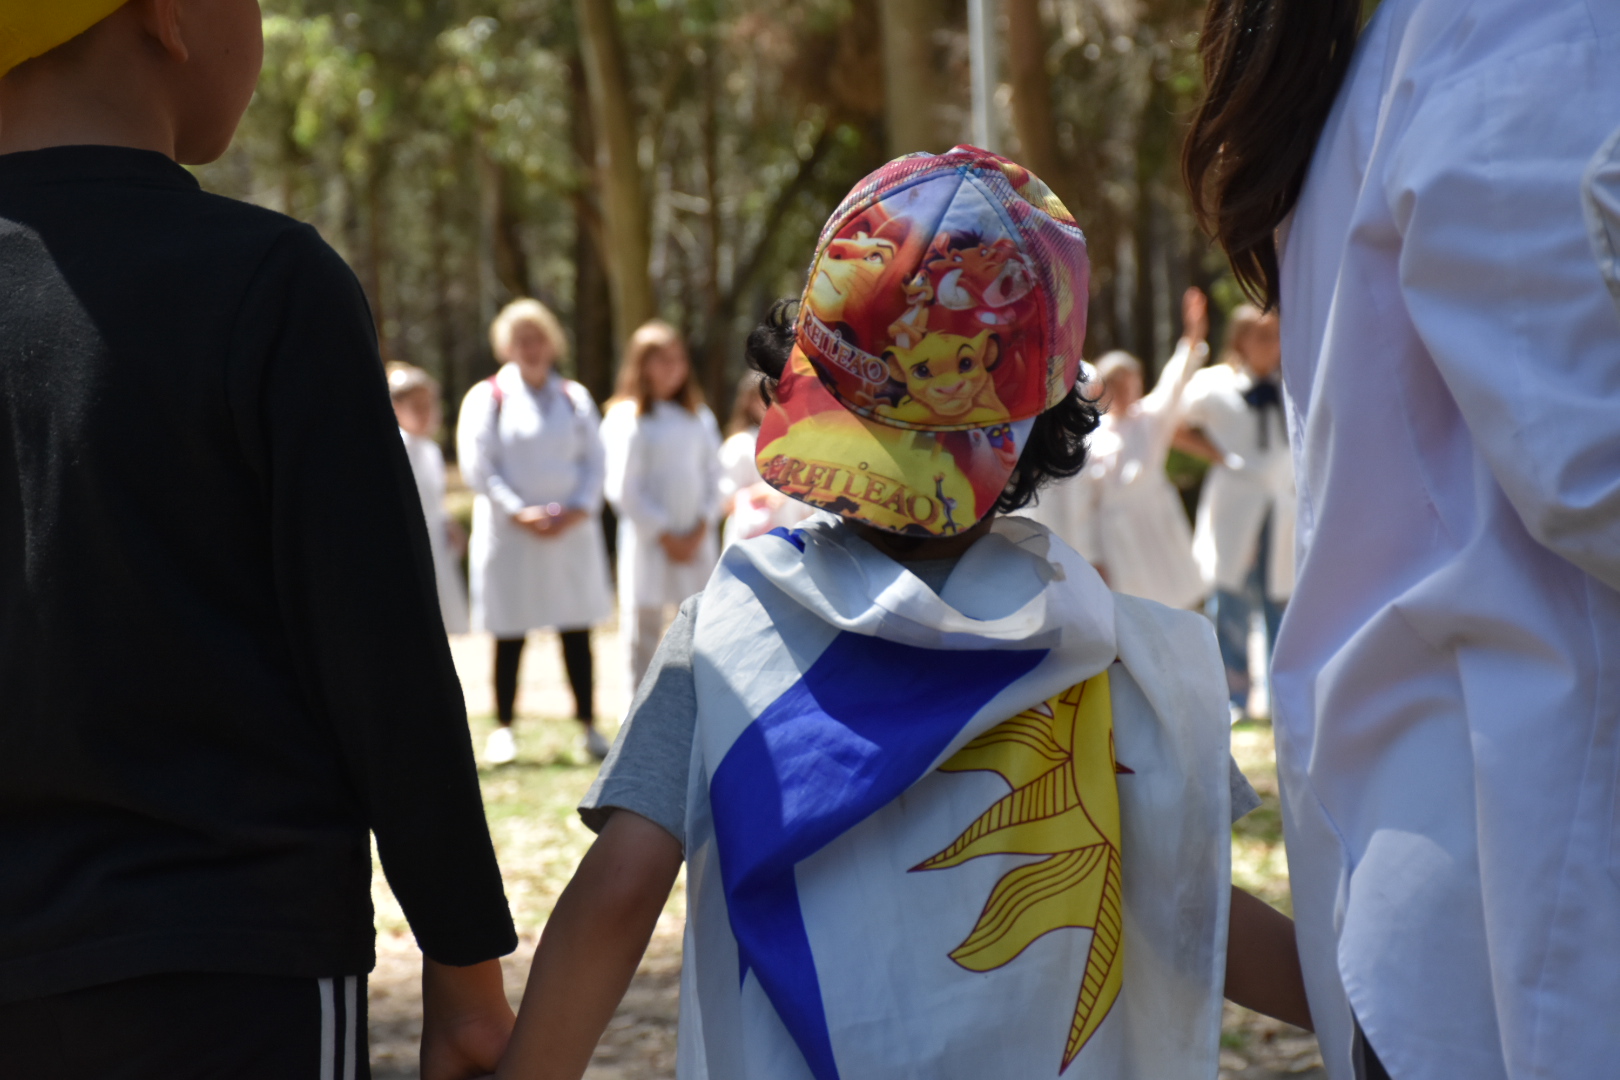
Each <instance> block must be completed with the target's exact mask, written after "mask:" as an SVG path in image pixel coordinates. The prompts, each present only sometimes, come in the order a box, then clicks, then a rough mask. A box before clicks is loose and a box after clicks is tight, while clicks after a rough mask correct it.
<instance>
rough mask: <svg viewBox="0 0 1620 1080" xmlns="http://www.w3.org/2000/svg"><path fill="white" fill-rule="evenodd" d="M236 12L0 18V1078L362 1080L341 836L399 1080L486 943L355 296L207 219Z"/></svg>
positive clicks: (414, 508) (441, 702)
mask: <svg viewBox="0 0 1620 1080" xmlns="http://www.w3.org/2000/svg"><path fill="white" fill-rule="evenodd" d="M261 55H262V41H261V38H260V15H259V10H258V6H257V4H256V3H255V2H254V0H130V2H129V3H127V4H122V3H120V0H55V2H53V3H37V2H32V0H0V75H3V78H0V575H3V580H0V701H3V702H4V703H5V704H4V711H3V720H0V865H3V866H4V867H5V868H6V869H5V872H4V873H3V874H0V1072H3V1073H4V1074H5V1075H7V1076H18V1077H24V1076H26V1077H52V1078H69V1080H76V1078H81V1077H82V1078H86V1080H88V1078H95V1080H119V1078H126V1077H127V1078H136V1077H140V1078H161V1080H177V1078H187V1077H201V1076H230V1077H234V1078H244V1077H264V1078H267V1080H268V1078H275V1080H288V1078H300V1077H307V1078H309V1080H316V1078H318V1077H319V1078H335V1077H339V1076H341V1077H343V1078H345V1080H352V1078H354V1077H357V1076H360V1077H363V1076H366V1075H368V1072H369V1070H368V1066H367V1058H366V1028H365V1000H366V989H365V981H366V980H365V973H366V972H367V971H369V970H370V968H371V966H372V963H373V930H372V910H371V897H370V886H371V858H370V832H372V831H374V832H375V835H376V839H377V844H378V847H379V849H380V851H381V854H382V859H383V863H384V866H385V868H386V870H387V872H388V876H389V880H390V882H391V884H392V886H393V889H394V892H395V894H396V895H397V896H398V898H399V900H400V903H401V904H402V906H403V907H404V910H405V912H406V914H407V916H408V917H409V919H410V921H411V925H412V928H413V929H414V930H415V932H416V935H417V939H418V941H419V942H420V944H421V946H422V948H423V950H424V952H425V953H426V955H427V957H428V959H427V960H425V961H424V973H423V974H424V979H423V982H424V989H423V998H424V1031H423V1050H422V1075H423V1077H424V1078H425V1080H452V1078H455V1077H463V1076H471V1075H478V1074H482V1073H484V1072H487V1071H488V1069H489V1068H490V1067H492V1066H493V1065H494V1063H495V1061H496V1059H497V1058H498V1056H499V1053H500V1051H501V1049H502V1047H503V1045H504V1042H505V1036H506V1034H507V1032H508V1030H509V1028H510V1024H511V1012H510V1010H509V1009H508V1007H507V1005H506V1002H505V998H504V993H503V990H502V984H501V973H500V967H499V962H498V960H497V959H496V958H497V957H499V956H501V955H502V954H504V953H506V952H509V951H510V950H511V949H512V948H513V946H514V944H515V935H514V933H513V928H512V923H511V918H510V915H509V913H508V911H507V906H506V901H505V897H504V895H503V892H502V887H501V880H500V873H499V868H498V867H497V866H496V863H495V859H494V852H493V850H492V846H491V844H490V840H489V834H488V831H487V827H486V825H485V822H484V817H483V811H482V806H481V802H480V796H479V790H478V783H477V775H476V772H475V770H474V766H473V761H472V750H471V746H470V745H469V741H468V733H467V728H466V723H465V716H464V713H463V705H462V698H461V692H460V688H459V685H458V682H457V679H456V675H455V671H454V668H453V667H452V665H451V662H450V656H449V652H448V648H447V645H446V641H445V638H444V634H443V631H442V627H441V624H440V619H439V613H438V605H437V600H436V598H435V595H434V584H433V569H432V566H431V562H430V556H429V547H428V539H427V535H426V531H425V528H424V525H423V519H422V512H421V510H420V508H419V507H418V505H417V499H416V496H415V488H414V484H413V481H412V477H411V472H410V468H409V466H408V464H407V462H406V458H405V453H404V450H403V448H402V446H401V444H400V441H399V437H398V434H397V431H396V428H395V426H394V419H393V416H392V413H391V411H390V409H389V404H388V394H387V390H386V386H385V383H384V379H383V372H382V367H381V364H380V363H379V360H378V356H377V346H376V341H375V337H374V334H373V329H372V323H371V318H370V315H369V313H368V312H367V308H366V304H365V301H364V298H363V296H362V294H361V292H360V289H359V287H358V285H357V284H356V282H355V279H354V277H353V275H352V274H351V273H350V272H349V270H348V268H347V267H346V266H345V265H344V264H343V262H342V261H341V259H339V258H338V256H337V255H336V254H335V253H334V252H333V251H332V250H331V249H330V248H329V247H327V246H326V245H325V244H324V243H322V241H321V240H320V238H319V237H318V236H317V235H316V233H315V231H314V230H313V229H310V228H309V227H307V226H304V225H300V224H298V223H297V222H294V221H291V220H289V219H287V218H285V217H282V216H280V215H278V214H273V213H270V212H268V211H264V210H260V209H257V208H254V207H250V206H247V205H245V204H241V203H235V202H232V201H230V200H226V199H221V198H216V197H214V196H210V195H206V194H204V193H203V192H201V191H200V190H199V189H198V186H197V183H196V181H195V180H193V179H192V178H191V176H190V175H189V174H188V173H187V172H186V171H185V170H184V169H183V168H181V166H180V164H178V163H177V162H203V161H209V160H212V159H214V158H216V157H218V156H219V154H220V153H222V152H223V151H224V149H225V147H226V146H227V145H228V144H229V142H230V139H231V135H232V133H233V131H234V130H235V127H236V124H237V122H238V121H239V120H240V118H241V115H242V112H243V110H244V109H245V108H246V106H247V102H248V99H249V97H250V96H251V94H252V92H253V86H254V82H255V80H256V78H257V75H258V69H259V62H260V58H261Z"/></svg>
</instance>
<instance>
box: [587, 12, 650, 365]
mask: <svg viewBox="0 0 1620 1080" xmlns="http://www.w3.org/2000/svg"><path fill="white" fill-rule="evenodd" d="M574 11H575V17H576V18H577V19H578V21H579V35H580V42H579V48H580V55H581V58H582V59H583V60H584V62H585V82H586V86H587V88H588V91H589V97H590V102H591V120H592V126H593V127H594V129H595V132H596V171H597V186H598V189H599V190H600V192H601V200H602V201H601V205H602V232H603V237H604V240H605V244H604V246H605V248H606V255H607V264H608V281H609V284H610V285H611V288H612V293H613V335H614V337H615V338H616V339H617V340H618V342H619V344H620V345H623V343H624V342H625V341H626V340H628V338H629V337H630V335H631V334H632V333H634V332H635V329H636V327H638V326H640V325H641V324H642V323H644V322H646V321H647V320H648V319H650V318H652V317H653V315H654V313H655V306H654V304H653V291H652V281H651V279H650V278H649V276H648V272H647V261H648V256H649V253H650V248H651V225H650V214H649V212H648V206H647V197H646V191H645V188H644V186H643V183H642V176H641V165H640V163H639V161H638V160H637V156H636V143H637V136H636V118H635V109H634V105H633V103H632V101H631V99H630V73H629V69H628V66H627V65H626V63H625V59H624V43H623V41H622V39H621V37H620V35H619V16H618V10H617V8H616V7H615V4H614V0H574Z"/></svg>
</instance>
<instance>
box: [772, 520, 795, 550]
mask: <svg viewBox="0 0 1620 1080" xmlns="http://www.w3.org/2000/svg"><path fill="white" fill-rule="evenodd" d="M765 535H766V536H779V537H781V538H782V539H783V540H786V541H787V542H788V543H790V544H792V545H793V546H794V547H796V548H798V549H799V550H800V551H803V550H804V534H803V533H801V532H800V531H799V530H798V529H794V530H793V531H791V532H789V531H788V530H787V529H785V528H783V527H782V526H781V525H778V526H777V527H776V528H774V529H772V530H771V531H770V532H768V533H766V534H765Z"/></svg>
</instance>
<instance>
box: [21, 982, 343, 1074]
mask: <svg viewBox="0 0 1620 1080" xmlns="http://www.w3.org/2000/svg"><path fill="white" fill-rule="evenodd" d="M0 1076H6V1077H18V1078H19V1080H21V1078H23V1077H26V1078H28V1080H203V1078H205V1077H206V1078H210V1080H212V1078H217V1077H231V1078H232V1080H370V1077H371V1065H370V1051H369V1047H368V1045H367V1040H366V977H365V976H364V975H351V976H349V977H347V978H344V977H342V976H339V977H337V978H334V979H293V978H279V977H275V976H268V975H199V974H179V975H148V976H145V977H142V978H139V979H126V980H124V981H122V982H115V983H107V984H105V985H103V986H91V987H87V988H85V989H83V990H72V991H69V992H68V993H65V994H54V995H52V996H50V997H43V998H31V999H29V1000H26V1001H12V1002H6V1003H3V1004H0Z"/></svg>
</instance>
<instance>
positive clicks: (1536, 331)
mask: <svg viewBox="0 0 1620 1080" xmlns="http://www.w3.org/2000/svg"><path fill="white" fill-rule="evenodd" d="M1542 55H1543V56H1544V57H1545V59H1542V60H1541V61H1540V62H1539V63H1538V62H1535V60H1534V59H1532V60H1524V58H1521V60H1524V62H1521V63H1520V64H1519V65H1517V66H1516V67H1514V68H1513V69H1510V70H1501V71H1496V72H1494V73H1493V76H1494V77H1492V78H1489V79H1483V78H1482V79H1477V80H1469V81H1467V82H1464V83H1462V84H1460V85H1458V86H1455V87H1452V88H1450V89H1449V90H1448V91H1447V92H1445V93H1443V94H1439V95H1435V96H1433V97H1431V98H1430V99H1429V100H1428V101H1427V102H1426V103H1425V105H1424V108H1423V110H1422V112H1420V114H1419V115H1418V116H1416V117H1414V120H1413V123H1412V125H1411V127H1410V128H1409V129H1408V131H1407V134H1406V136H1405V138H1404V139H1403V143H1402V146H1401V147H1400V149H1399V151H1398V153H1397V155H1396V157H1395V159H1394V160H1393V161H1392V162H1391V165H1390V170H1389V172H1388V174H1386V177H1385V185H1384V195H1385V197H1386V199H1387V200H1388V202H1389V206H1390V208H1391V210H1392V212H1393V215H1394V220H1395V222H1396V227H1397V229H1398V230H1399V232H1400V254H1399V276H1400V287H1401V298H1402V300H1404V302H1405V304H1406V307H1407V310H1408V313H1409V315H1410V317H1411V320H1412V323H1413V325H1414V326H1415V327H1416V329H1417V332H1418V335H1419V336H1420V338H1421V339H1422V341H1423V343H1424V346H1425V347H1426V348H1427V349H1428V351H1429V353H1430V355H1431V356H1432V357H1433V360H1434V363H1435V366H1436V368H1437V369H1438V371H1439V373H1440V375H1441V377H1442V378H1443V379H1444V380H1445V383H1446V385H1447V388H1448V389H1449V390H1450V391H1451V394H1452V396H1453V398H1454V399H1455V400H1456V403H1457V406H1458V408H1459V409H1460V410H1461V413H1462V416H1463V419H1464V421H1465V422H1466V424H1467V425H1468V429H1469V432H1470V434H1471V435H1472V437H1473V440H1474V443H1475V445H1476V446H1477V447H1478V449H1479V452H1480V454H1481V455H1482V456H1483V457H1484V459H1485V460H1486V462H1487V463H1488V465H1489V467H1490V469H1491V471H1492V473H1493V475H1494V476H1495V478H1496V481H1497V483H1498V484H1500V485H1501V487H1502V490H1503V492H1504V493H1505V494H1506V496H1507V498H1508V499H1509V501H1510V502H1511V503H1512V504H1513V507H1514V509H1515V510H1516V511H1517V512H1518V514H1519V516H1520V518H1521V519H1522V520H1523V521H1524V524H1525V527H1526V528H1527V529H1528V531H1529V532H1530V534H1531V536H1533V537H1534V538H1535V539H1536V540H1537V541H1538V542H1539V543H1541V544H1543V545H1545V546H1546V547H1547V548H1549V549H1550V550H1552V551H1553V552H1555V553H1556V554H1558V555H1560V556H1562V557H1563V558H1565V559H1568V560H1569V561H1570V562H1572V563H1574V564H1575V565H1576V566H1578V567H1580V568H1581V569H1582V570H1584V571H1586V572H1587V573H1589V574H1591V575H1592V576H1593V577H1595V578H1597V579H1598V580H1600V581H1602V582H1603V583H1605V584H1606V585H1608V586H1609V587H1610V588H1620V419H1617V418H1620V363H1617V360H1616V358H1617V357H1620V318H1617V317H1616V312H1615V307H1614V305H1613V304H1612V303H1611V297H1610V295H1609V293H1608V291H1607V290H1606V288H1605V287H1604V282H1603V279H1602V277H1601V275H1600V274H1597V273H1594V272H1593V262H1592V250H1591V247H1590V244H1589V240H1588V234H1587V229H1586V222H1585V220H1584V218H1583V214H1582V209H1581V199H1580V181H1581V177H1582V173H1583V171H1584V170H1585V169H1586V168H1587V165H1588V162H1589V161H1590V159H1591V157H1592V154H1593V150H1594V148H1596V147H1597V146H1598V145H1599V144H1600V143H1601V142H1602V141H1603V139H1604V137H1605V136H1606V135H1607V134H1608V129H1609V127H1610V126H1611V125H1612V117H1613V112H1612V109H1610V111H1609V112H1608V113H1607V114H1606V115H1607V116H1608V117H1609V121H1608V122H1604V121H1603V120H1602V116H1603V115H1605V113H1604V108H1603V106H1604V105H1605V103H1604V102H1602V101H1600V100H1590V99H1582V97H1581V95H1577V96H1576V97H1575V98H1567V97H1562V96H1560V97H1557V98H1555V97H1553V96H1550V95H1551V93H1552V92H1551V91H1549V90H1548V89H1547V87H1565V86H1570V85H1579V84H1580V82H1582V81H1584V82H1585V84H1586V86H1588V87H1590V86H1594V85H1596V86H1602V85H1610V86H1612V85H1613V84H1614V81H1615V80H1614V79H1613V78H1612V77H1598V76H1596V75H1595V74H1594V75H1593V77H1591V78H1588V79H1585V80H1577V79H1576V77H1575V75H1574V74H1571V73H1568V72H1564V71H1561V70H1557V67H1558V66H1559V65H1561V64H1565V63H1568V62H1569V61H1568V59H1567V58H1565V54H1564V53H1563V52H1562V50H1548V51H1544V53H1543V54H1542ZM1588 93H1590V91H1588ZM1608 104H1610V105H1612V103H1608ZM1461 132H1466V133H1467V137H1465V138H1464V137H1459V135H1458V133H1461Z"/></svg>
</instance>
